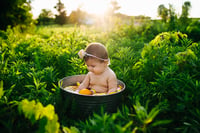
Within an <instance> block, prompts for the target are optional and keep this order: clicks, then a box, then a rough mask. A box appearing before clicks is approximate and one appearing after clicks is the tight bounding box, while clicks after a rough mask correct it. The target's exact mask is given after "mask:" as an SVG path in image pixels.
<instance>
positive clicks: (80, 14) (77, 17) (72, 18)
mask: <svg viewBox="0 0 200 133" xmlns="http://www.w3.org/2000/svg"><path fill="white" fill-rule="evenodd" d="M86 16H87V13H86V12H84V11H82V10H81V9H80V7H79V8H77V10H76V11H72V12H71V14H70V15H69V22H70V23H72V24H81V23H84V21H85V19H86Z"/></svg>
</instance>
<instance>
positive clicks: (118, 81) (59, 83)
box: [58, 74, 126, 97]
mask: <svg viewBox="0 0 200 133" xmlns="http://www.w3.org/2000/svg"><path fill="white" fill-rule="evenodd" d="M76 76H86V75H85V74H80V75H71V76H67V77H64V78H62V79H60V80H59V81H58V86H59V87H60V88H61V89H62V90H63V91H65V92H68V93H70V94H72V95H78V96H84V97H106V96H112V95H117V94H120V93H122V92H123V91H124V90H125V88H126V85H125V83H124V82H123V81H121V80H119V79H117V83H118V84H119V83H120V84H122V85H123V88H122V89H121V91H119V92H116V93H112V94H106V95H84V94H79V93H73V92H70V91H66V90H65V89H64V88H63V86H62V85H61V82H62V81H63V80H64V79H67V78H70V77H76Z"/></svg>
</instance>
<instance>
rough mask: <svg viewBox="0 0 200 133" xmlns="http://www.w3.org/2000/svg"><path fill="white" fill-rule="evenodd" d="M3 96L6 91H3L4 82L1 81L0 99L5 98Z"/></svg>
mask: <svg viewBox="0 0 200 133" xmlns="http://www.w3.org/2000/svg"><path fill="white" fill-rule="evenodd" d="M3 94H4V91H3V81H2V80H1V82H0V99H1V97H2V96H3Z"/></svg>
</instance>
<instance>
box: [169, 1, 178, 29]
mask: <svg viewBox="0 0 200 133" xmlns="http://www.w3.org/2000/svg"><path fill="white" fill-rule="evenodd" d="M168 11H169V22H168V29H169V31H177V30H178V29H177V23H178V22H177V21H178V18H177V15H176V13H175V9H174V7H173V6H172V5H171V4H169V10H168Z"/></svg>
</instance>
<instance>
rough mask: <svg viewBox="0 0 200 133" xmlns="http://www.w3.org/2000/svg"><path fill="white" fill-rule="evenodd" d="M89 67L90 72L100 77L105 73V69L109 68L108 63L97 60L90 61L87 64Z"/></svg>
mask: <svg viewBox="0 0 200 133" xmlns="http://www.w3.org/2000/svg"><path fill="white" fill-rule="evenodd" d="M85 63H86V65H87V69H88V71H90V72H92V73H94V74H96V75H98V74H101V73H103V72H104V71H105V69H106V68H107V62H105V61H104V62H101V61H99V60H97V59H93V58H91V59H88V60H87V61H86V62H85Z"/></svg>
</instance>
